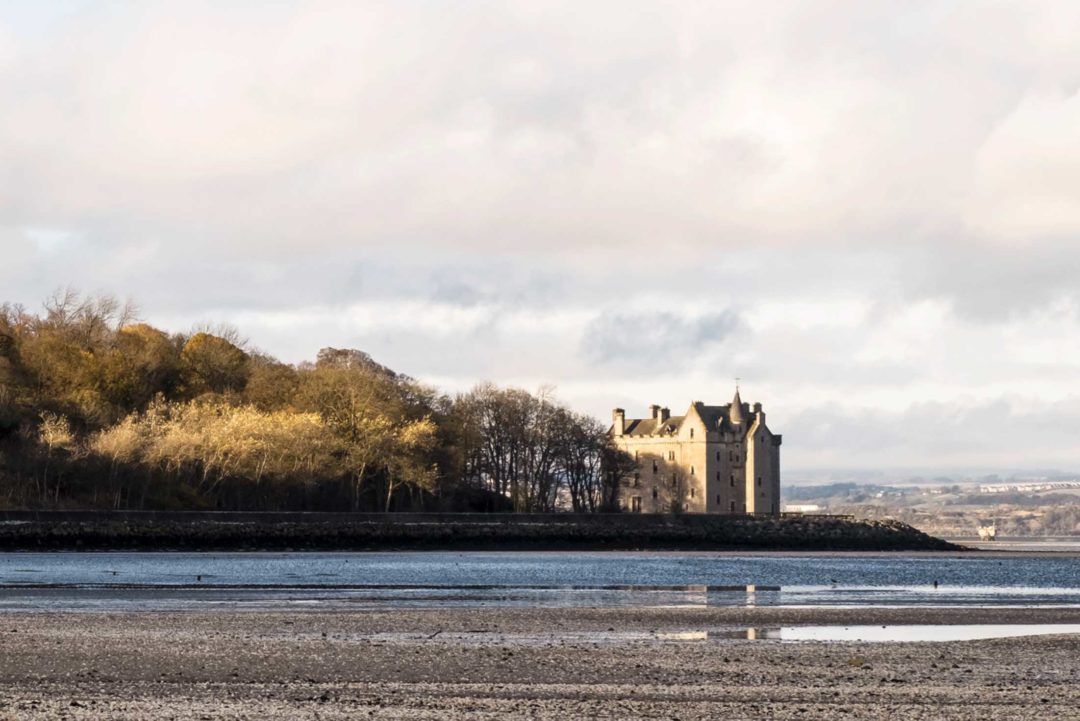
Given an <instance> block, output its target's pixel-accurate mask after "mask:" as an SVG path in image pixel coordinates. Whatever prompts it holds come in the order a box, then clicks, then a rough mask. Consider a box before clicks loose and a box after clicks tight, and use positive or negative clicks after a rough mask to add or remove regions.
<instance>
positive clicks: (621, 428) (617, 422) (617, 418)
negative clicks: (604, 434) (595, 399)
mask: <svg viewBox="0 0 1080 721" xmlns="http://www.w3.org/2000/svg"><path fill="white" fill-rule="evenodd" d="M611 425H612V426H613V428H612V433H613V434H614V435H616V436H621V435H623V434H624V433H626V411H624V410H623V409H622V408H616V409H615V410H613V411H612V412H611Z"/></svg>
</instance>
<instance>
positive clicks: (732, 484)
mask: <svg viewBox="0 0 1080 721" xmlns="http://www.w3.org/2000/svg"><path fill="white" fill-rule="evenodd" d="M731 487H732V488H734V487H735V474H734V473H732V474H731Z"/></svg>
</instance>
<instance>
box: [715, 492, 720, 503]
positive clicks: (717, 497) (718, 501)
mask: <svg viewBox="0 0 1080 721" xmlns="http://www.w3.org/2000/svg"><path fill="white" fill-rule="evenodd" d="M716 505H718V506H719V505H720V494H719V493H717V494H716Z"/></svg>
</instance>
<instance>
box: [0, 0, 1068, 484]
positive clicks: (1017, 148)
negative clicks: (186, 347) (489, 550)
mask: <svg viewBox="0 0 1080 721" xmlns="http://www.w3.org/2000/svg"><path fill="white" fill-rule="evenodd" d="M1078 48H1080V3H1077V2H1075V0H1063V1H1062V2H1031V1H1027V0H1024V1H1021V0H1017V1H1016V2H992V1H985V2H979V1H975V0H964V1H962V2H919V1H917V0H902V1H898V2H871V1H869V0H852V1H851V2H840V1H832V0H813V1H810V2H781V1H779V0H777V1H770V2H761V0H751V1H747V2H717V1H715V0H713V1H709V2H700V3H690V2H686V3H678V2H670V1H669V0H665V1H663V2H656V3H648V2H636V1H633V0H619V1H618V2H589V3H582V2H565V3H557V2H537V1H535V0H532V1H529V2H520V3H518V2H511V1H509V0H498V1H497V2H435V1H430V2H407V1H405V0H394V1H392V2H386V3H373V2H371V3H365V2H352V1H346V2H302V3H301V2H296V3H292V2H252V1H237V2H228V1H226V0H214V1H213V2H205V3H203V2H196V1H194V0H184V1H183V2H175V3H166V2H150V1H146V2H138V3H132V2H126V1H125V2H115V3H111V2H76V1H70V0H50V2H47V3H45V2H33V1H31V0H26V1H25V2H14V1H11V0H0V108H2V111H0V247H2V250H3V253H2V255H0V301H2V300H7V301H15V302H22V303H24V304H26V305H28V306H31V307H39V306H40V302H41V300H42V299H43V298H44V297H45V296H46V295H48V294H49V293H50V292H51V291H52V290H53V289H55V288H57V287H59V286H66V285H72V286H75V287H77V288H80V289H82V290H84V291H87V292H99V291H104V292H110V293H114V294H117V295H119V296H121V297H131V298H133V299H134V300H136V301H137V302H138V303H139V305H140V306H141V308H142V309H143V316H144V317H145V319H146V320H148V321H150V322H152V323H155V324H158V325H162V326H165V327H167V328H169V329H172V330H186V329H189V328H191V327H192V326H193V325H195V324H196V323H200V322H206V321H215V322H217V321H225V322H228V323H231V324H234V325H236V326H238V327H239V328H240V329H241V331H242V332H243V334H244V335H245V336H247V337H248V338H250V340H251V343H252V344H253V345H254V346H256V347H259V348H262V349H265V350H266V351H269V352H271V353H273V354H275V355H277V356H278V357H280V358H282V359H284V360H288V361H291V362H295V361H300V360H303V359H310V358H313V357H314V355H315V353H316V351H317V350H318V349H319V348H320V347H322V346H328V345H333V346H339V347H344V346H349V347H355V348H360V349H363V350H365V351H368V352H369V353H371V354H372V355H373V356H374V357H375V358H376V359H377V360H379V361H380V362H382V363H385V364H387V365H390V366H391V367H393V368H395V369H397V370H399V371H402V372H405V373H408V374H410V375H413V376H415V377H417V378H420V379H422V380H425V381H428V382H430V383H432V384H435V385H437V386H439V387H441V388H443V389H445V390H447V391H455V390H461V389H465V388H468V387H469V386H470V385H472V384H473V383H475V382H476V381H479V380H483V379H490V380H494V381H496V382H498V383H501V384H515V385H520V386H524V387H527V388H535V387H537V386H539V385H541V384H553V385H555V386H556V388H557V392H558V394H559V395H560V396H561V397H562V398H563V399H564V400H565V401H567V402H569V403H571V404H572V405H574V406H575V407H577V408H579V409H581V410H584V411H589V412H593V413H595V414H597V415H600V416H602V417H605V418H607V417H609V415H610V409H611V408H612V407H613V406H616V405H619V406H624V407H625V408H626V409H627V411H628V414H629V415H631V416H638V415H643V414H644V411H645V407H646V406H647V405H648V404H649V403H654V402H655V403H660V404H664V405H669V406H671V408H672V411H673V412H674V413H681V412H682V411H683V410H684V409H685V407H686V406H687V405H688V404H689V403H690V401H692V400H703V401H706V402H715V403H723V402H727V401H728V400H729V399H730V397H731V394H732V390H733V384H734V380H733V379H734V378H735V377H736V376H739V377H741V378H742V379H743V380H742V387H743V397H744V399H746V400H750V401H756V400H760V401H762V402H763V403H764V404H765V408H766V410H767V411H768V412H769V422H770V426H771V427H772V428H773V429H774V430H775V431H776V432H780V433H783V434H784V436H785V446H784V464H785V466H786V467H787V468H789V469H794V470H798V469H815V468H817V469H821V468H852V467H855V468H879V467H880V468H895V467H907V468H926V469H950V468H967V467H979V468H987V469H1007V468H1029V469H1034V468H1049V467H1056V468H1064V469H1080V438H1078V435H1080V385H1078V381H1080V242H1078V241H1080V93H1078V89H1080V51H1078Z"/></svg>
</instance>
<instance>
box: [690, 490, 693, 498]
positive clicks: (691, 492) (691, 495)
mask: <svg viewBox="0 0 1080 721" xmlns="http://www.w3.org/2000/svg"><path fill="white" fill-rule="evenodd" d="M690 497H691V498H693V497H694V489H693V488H691V489H690Z"/></svg>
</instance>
